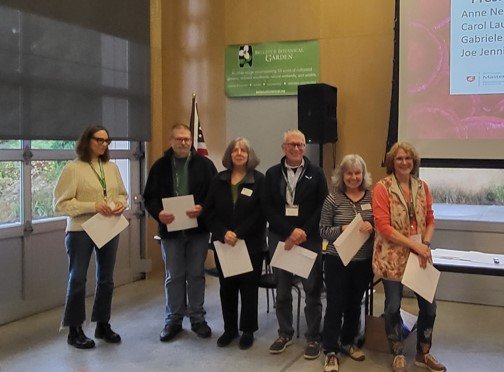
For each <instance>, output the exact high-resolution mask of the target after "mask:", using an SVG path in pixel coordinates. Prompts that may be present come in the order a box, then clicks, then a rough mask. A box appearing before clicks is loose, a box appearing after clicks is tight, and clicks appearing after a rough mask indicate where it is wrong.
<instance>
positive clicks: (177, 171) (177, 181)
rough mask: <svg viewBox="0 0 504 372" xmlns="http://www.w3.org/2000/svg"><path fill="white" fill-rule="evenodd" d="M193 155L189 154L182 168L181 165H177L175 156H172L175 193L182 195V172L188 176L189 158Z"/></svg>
mask: <svg viewBox="0 0 504 372" xmlns="http://www.w3.org/2000/svg"><path fill="white" fill-rule="evenodd" d="M190 157H191V154H189V155H188V156H187V158H186V160H185V162H184V166H183V167H182V169H180V167H177V162H176V161H175V156H173V157H172V169H173V175H174V177H173V178H175V190H174V191H175V195H176V196H180V183H181V181H180V173H185V174H186V177H187V169H188V168H189V158H190Z"/></svg>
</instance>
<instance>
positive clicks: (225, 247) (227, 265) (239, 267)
mask: <svg viewBox="0 0 504 372" xmlns="http://www.w3.org/2000/svg"><path fill="white" fill-rule="evenodd" d="M213 244H214V247H215V251H216V252H217V257H218V258H219V262H220V265H221V269H222V274H223V275H224V278H227V277H230V276H234V275H240V274H244V273H248V272H251V271H252V270H253V268H252V262H251V261H250V256H249V254H248V250H247V245H246V244H245V240H238V241H237V242H236V244H235V246H234V247H232V246H230V245H229V244H225V243H221V242H219V241H218V240H216V241H214V242H213Z"/></svg>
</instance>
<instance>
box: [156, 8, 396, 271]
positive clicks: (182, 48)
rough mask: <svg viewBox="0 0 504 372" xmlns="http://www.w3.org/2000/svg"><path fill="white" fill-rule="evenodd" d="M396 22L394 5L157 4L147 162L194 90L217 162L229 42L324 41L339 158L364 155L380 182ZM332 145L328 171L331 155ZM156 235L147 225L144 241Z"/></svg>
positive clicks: (184, 112)
mask: <svg viewBox="0 0 504 372" xmlns="http://www.w3.org/2000/svg"><path fill="white" fill-rule="evenodd" d="M393 18H394V1H393V0H381V1H369V0H255V1H250V0H192V1H180V0H151V43H152V113H153V123H152V127H153V129H152V135H153V141H152V143H151V144H150V146H149V149H148V163H149V164H152V161H154V160H155V159H157V158H158V157H160V156H161V155H162V150H163V149H165V148H166V147H167V144H168V142H167V139H168V133H169V128H170V127H171V125H172V124H173V123H175V122H180V121H181V122H184V123H187V121H188V120H189V115H190V103H191V95H192V92H193V91H196V92H197V95H198V108H199V113H200V117H201V119H202V123H203V128H204V132H205V138H206V142H207V146H208V148H209V152H210V154H211V155H213V156H212V158H213V160H214V161H215V163H216V164H218V163H219V158H220V154H222V151H223V148H224V146H225V138H226V122H225V111H226V108H225V105H226V103H225V102H226V101H225V96H224V66H223V64H224V48H225V46H226V45H229V44H237V43H259V42H265V41H285V40H306V39H318V40H320V46H321V48H320V49H321V66H320V68H321V81H322V82H324V83H327V84H331V85H335V86H336V87H338V121H339V126H338V131H339V141H338V143H337V145H336V154H335V155H336V160H337V161H338V160H340V159H341V157H342V155H344V154H347V153H350V152H352V153H359V154H361V155H362V156H363V157H364V159H365V160H366V161H367V163H368V166H369V168H370V171H371V172H372V173H373V175H374V178H375V179H378V178H380V177H381V176H382V175H383V170H382V169H381V168H380V163H381V159H382V158H383V154H384V149H385V141H386V135H387V127H388V116H389V106H390V91H391V80H392V56H393V26H394V24H393ZM326 147H327V149H325V150H324V151H325V161H324V164H325V168H326V174H328V172H330V168H331V167H332V153H331V147H330V146H329V145H326ZM154 233H155V229H154V224H153V223H152V221H151V222H150V224H149V231H148V236H152V235H154ZM149 243H150V244H149V248H150V249H149V252H150V254H151V258H152V259H153V262H154V269H160V268H161V266H162V265H161V261H160V258H159V249H157V246H156V245H155V244H153V243H152V242H149Z"/></svg>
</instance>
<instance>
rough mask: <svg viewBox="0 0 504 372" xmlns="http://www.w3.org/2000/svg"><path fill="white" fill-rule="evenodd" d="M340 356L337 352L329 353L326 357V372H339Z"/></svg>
mask: <svg viewBox="0 0 504 372" xmlns="http://www.w3.org/2000/svg"><path fill="white" fill-rule="evenodd" d="M338 369H339V365H338V358H337V357H336V354H335V353H328V354H326V357H325V362H324V372H338Z"/></svg>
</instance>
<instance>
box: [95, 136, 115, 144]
mask: <svg viewBox="0 0 504 372" xmlns="http://www.w3.org/2000/svg"><path fill="white" fill-rule="evenodd" d="M93 139H94V140H95V141H96V142H98V144H99V145H103V144H105V143H106V144H107V146H108V145H110V143H111V142H112V140H111V139H110V138H99V137H93Z"/></svg>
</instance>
